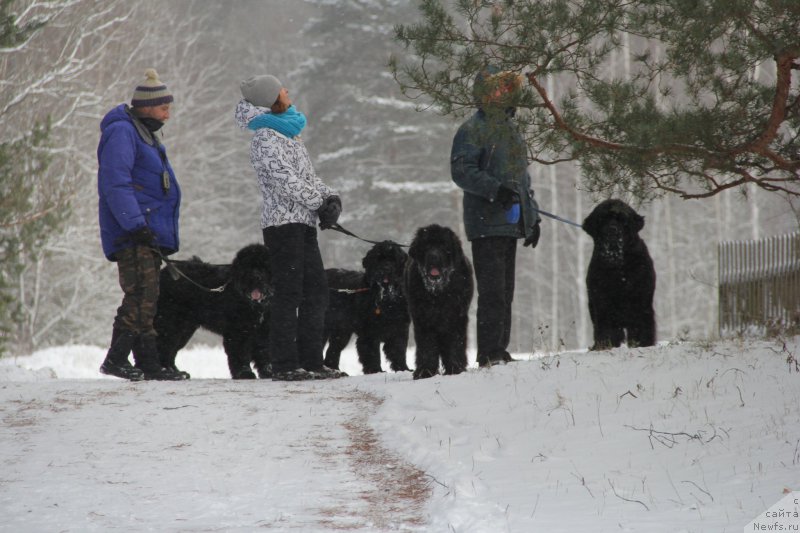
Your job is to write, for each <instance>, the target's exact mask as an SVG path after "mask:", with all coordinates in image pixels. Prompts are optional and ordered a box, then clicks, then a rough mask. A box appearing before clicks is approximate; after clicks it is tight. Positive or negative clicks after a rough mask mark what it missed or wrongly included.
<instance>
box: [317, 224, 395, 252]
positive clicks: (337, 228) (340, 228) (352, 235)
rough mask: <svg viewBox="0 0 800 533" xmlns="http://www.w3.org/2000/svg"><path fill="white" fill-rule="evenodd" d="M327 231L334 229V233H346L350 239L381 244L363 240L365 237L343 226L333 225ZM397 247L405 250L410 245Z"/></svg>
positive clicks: (375, 242) (376, 242)
mask: <svg viewBox="0 0 800 533" xmlns="http://www.w3.org/2000/svg"><path fill="white" fill-rule="evenodd" d="M327 229H332V230H334V231H338V232H339V233H344V234H345V235H347V236H349V237H353V238H355V239H358V240H359V241H364V242H368V243H369V244H381V243H380V242H378V241H371V240H369V239H365V238H363V237H359V236H358V235H356V234H355V233H353V232H352V231H350V230H346V229H344V228H343V227H342V226H341V224H332V225H330V226H328V228H327ZM393 242H394V241H393ZM395 244H397V243H395ZM397 246H402V247H403V248H408V245H407V244H397Z"/></svg>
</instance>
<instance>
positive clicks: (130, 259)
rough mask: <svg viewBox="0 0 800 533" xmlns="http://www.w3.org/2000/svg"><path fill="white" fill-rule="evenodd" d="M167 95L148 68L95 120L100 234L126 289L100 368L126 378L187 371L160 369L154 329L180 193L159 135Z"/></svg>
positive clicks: (176, 376) (174, 377)
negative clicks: (126, 96)
mask: <svg viewBox="0 0 800 533" xmlns="http://www.w3.org/2000/svg"><path fill="white" fill-rule="evenodd" d="M172 101H173V96H172V93H171V92H170V91H169V90H168V89H167V87H166V85H164V84H163V83H161V81H160V80H159V79H158V74H157V73H156V71H155V70H153V69H147V70H146V71H145V81H144V83H142V84H140V85H138V86H137V87H136V89H135V90H134V93H133V98H132V100H131V104H130V106H128V105H127V104H120V105H118V106H116V107H114V108H113V109H112V110H111V111H109V112H108V113H107V114H106V116H105V117H103V120H102V121H101V123H100V130H101V136H100V144H99V145H98V147H97V161H98V166H99V168H98V172H97V192H98V195H99V217H100V237H101V241H102V245H103V253H104V254H105V256H106V258H107V259H108V260H109V261H113V262H116V263H117V268H118V270H119V284H120V287H122V291H123V293H124V296H123V298H122V304H121V305H120V306H119V308H118V309H117V314H116V317H115V318H114V329H113V333H112V336H111V346H110V348H109V350H108V354H107V355H106V358H105V360H104V361H103V364H102V365H101V366H100V372H101V373H103V374H107V375H111V376H117V377H120V378H125V379H129V380H131V381H139V380H142V379H152V380H170V381H178V380H182V379H187V378H188V377H189V376H188V374H186V373H185V372H174V371H171V370H167V369H165V368H162V366H161V363H160V360H159V357H158V350H157V345H156V331H155V329H154V328H153V318H154V317H155V312H156V303H157V301H158V291H159V271H160V267H161V259H162V256H167V255H170V254H173V253H175V252H177V251H178V215H179V211H180V203H181V191H180V187H179V186H178V182H177V180H176V179H175V172H174V171H173V170H172V166H171V165H170V163H169V159H167V151H166V148H165V147H164V145H163V144H162V143H161V140H160V139H159V135H158V134H157V132H158V131H159V130H160V129H161V127H162V126H163V125H164V123H165V122H166V121H167V120H168V119H169V116H170V105H171V103H172ZM131 351H133V354H134V361H135V366H133V365H131V363H130V361H129V360H128V356H129V355H130V353H131Z"/></svg>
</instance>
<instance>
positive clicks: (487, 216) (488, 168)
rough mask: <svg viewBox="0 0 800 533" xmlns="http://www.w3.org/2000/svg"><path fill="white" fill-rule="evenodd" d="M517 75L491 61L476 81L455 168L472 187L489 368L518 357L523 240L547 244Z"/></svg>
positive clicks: (470, 223)
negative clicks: (519, 114)
mask: <svg viewBox="0 0 800 533" xmlns="http://www.w3.org/2000/svg"><path fill="white" fill-rule="evenodd" d="M520 89H521V80H520V77H519V76H518V75H517V74H514V73H512V72H502V71H500V69H498V68H496V67H494V66H492V65H490V66H488V67H486V68H485V69H483V70H481V72H479V73H478V75H477V76H476V78H475V82H474V84H473V93H474V97H475V102H476V105H477V108H478V109H477V111H476V112H475V113H474V114H473V115H472V116H471V117H469V118H468V119H467V120H466V121H465V122H464V123H463V124H462V125H461V127H460V128H459V129H458V132H457V133H456V135H455V138H454V139H453V147H452V150H451V153H450V173H451V177H452V179H453V181H454V182H455V184H456V185H458V186H459V187H460V188H461V189H463V191H464V198H463V208H464V227H465V230H466V233H467V240H469V241H470V244H471V245H472V262H473V266H474V268H475V281H476V285H477V289H478V312H477V341H478V365H479V366H481V367H485V366H491V365H494V364H503V363H506V362H508V361H511V360H512V358H511V355H510V354H509V353H508V350H507V349H508V343H509V340H510V336H511V303H512V301H513V299H514V276H515V268H516V254H517V241H518V240H519V239H522V240H523V245H524V246H530V247H531V248H535V247H536V244H537V243H538V242H539V234H540V228H539V222H540V218H539V214H538V207H539V206H538V204H537V203H536V199H535V198H534V194H533V189H532V188H531V178H530V175H529V174H528V158H527V154H528V149H527V145H526V144H525V141H524V139H523V138H522V135H521V133H520V131H519V128H518V126H517V124H516V123H515V122H514V115H515V113H516V109H515V107H514V101H515V98H516V97H517V95H518V91H519V90H520Z"/></svg>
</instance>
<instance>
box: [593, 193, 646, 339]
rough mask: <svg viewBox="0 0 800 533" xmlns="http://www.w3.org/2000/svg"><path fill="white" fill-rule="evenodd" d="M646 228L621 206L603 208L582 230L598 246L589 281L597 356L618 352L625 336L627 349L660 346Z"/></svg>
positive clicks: (618, 203)
mask: <svg viewBox="0 0 800 533" xmlns="http://www.w3.org/2000/svg"><path fill="white" fill-rule="evenodd" d="M643 227H644V217H642V216H641V215H639V214H638V213H637V212H636V211H634V210H633V209H632V208H631V207H630V206H629V205H628V204H626V203H625V202H622V201H621V200H606V201H604V202H602V203H600V204H599V205H598V206H597V207H595V208H594V210H593V211H592V212H591V213H590V214H589V216H588V217H586V220H584V221H583V230H584V231H585V232H586V233H588V234H589V235H590V236H591V237H592V239H593V240H594V251H593V253H592V259H591V261H590V262H589V271H588V273H587V275H586V287H587V289H588V292H589V315H590V316H591V318H592V324H593V325H594V346H592V348H591V349H592V350H603V349H608V348H611V347H617V346H619V345H620V344H621V343H622V341H624V340H626V333H627V344H628V346H652V345H654V344H655V342H656V319H655V312H654V311H653V293H654V292H655V289H656V271H655V269H654V268H653V260H652V259H651V258H650V254H649V252H648V251H647V246H646V245H645V243H644V241H643V240H642V239H641V238H640V237H639V231H640V230H641V229H642V228H643Z"/></svg>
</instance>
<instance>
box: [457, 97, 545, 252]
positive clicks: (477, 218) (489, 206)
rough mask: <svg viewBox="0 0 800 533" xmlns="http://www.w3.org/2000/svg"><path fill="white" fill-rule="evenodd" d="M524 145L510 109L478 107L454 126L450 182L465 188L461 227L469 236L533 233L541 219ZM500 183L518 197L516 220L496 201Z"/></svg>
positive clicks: (517, 236)
mask: <svg viewBox="0 0 800 533" xmlns="http://www.w3.org/2000/svg"><path fill="white" fill-rule="evenodd" d="M527 153H528V152H527V146H526V145H525V141H524V140H523V139H522V135H520V133H519V131H518V129H517V126H516V125H515V124H514V122H513V119H512V117H511V116H510V114H509V113H508V111H505V112H504V111H503V110H495V111H494V112H492V113H489V112H487V111H485V110H483V109H479V110H478V111H477V112H476V113H475V114H474V115H472V116H471V117H470V118H469V119H467V121H466V122H464V123H463V124H462V125H461V127H460V128H459V129H458V132H457V133H456V136H455V138H454V139H453V147H452V151H451V153H450V172H451V177H452V179H453V181H454V182H455V183H456V185H458V186H459V187H460V188H461V189H463V191H464V200H463V205H464V229H465V231H466V233H467V239H468V240H470V241H472V240H475V239H480V238H483V237H513V238H517V239H524V238H527V237H529V236H531V234H532V232H533V226H535V225H536V224H538V223H539V222H540V218H539V213H538V209H539V205H538V204H537V203H536V198H535V197H534V193H533V189H532V188H531V178H530V175H529V174H528V159H527ZM501 185H504V186H506V187H508V188H510V189H512V190H514V191H515V192H516V193H517V195H518V196H519V198H520V219H519V222H517V223H509V222H508V221H507V219H506V211H505V209H503V207H502V206H501V205H500V203H499V202H498V201H497V192H498V190H499V188H500V186H501Z"/></svg>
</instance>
